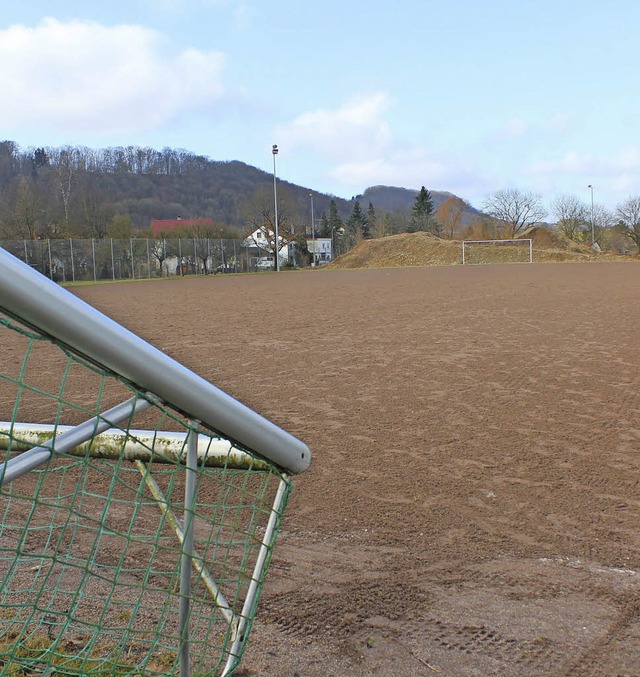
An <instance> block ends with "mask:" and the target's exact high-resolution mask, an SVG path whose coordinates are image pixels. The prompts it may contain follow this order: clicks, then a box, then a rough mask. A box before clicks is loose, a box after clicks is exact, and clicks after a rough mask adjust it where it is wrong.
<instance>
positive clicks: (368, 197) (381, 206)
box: [355, 186, 480, 215]
mask: <svg viewBox="0 0 640 677" xmlns="http://www.w3.org/2000/svg"><path fill="white" fill-rule="evenodd" d="M427 188H428V186H427ZM417 192H418V189H416V190H411V189H409V188H396V187H393V186H372V187H371V188H367V189H366V190H365V191H364V193H363V194H362V195H357V196H356V198H355V199H356V200H359V201H360V202H361V203H362V204H364V205H368V204H369V203H370V202H371V204H373V205H375V207H376V209H377V210H380V211H382V212H395V211H398V210H403V209H411V207H412V206H413V204H414V202H415V199H416V194H417ZM429 192H430V193H431V197H432V198H433V208H434V210H435V211H437V210H438V207H439V206H440V205H441V204H442V203H443V202H444V201H445V200H447V199H449V198H451V197H457V196H456V195H454V194H453V193H449V192H447V191H442V190H430V191H429ZM467 213H468V215H473V214H480V212H479V211H478V210H477V209H474V208H473V207H472V206H471V205H467Z"/></svg>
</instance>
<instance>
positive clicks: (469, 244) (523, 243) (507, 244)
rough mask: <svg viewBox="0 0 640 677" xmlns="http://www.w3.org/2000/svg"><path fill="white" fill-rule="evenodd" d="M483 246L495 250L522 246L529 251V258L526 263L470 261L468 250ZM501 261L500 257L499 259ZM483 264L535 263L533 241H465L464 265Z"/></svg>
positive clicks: (463, 245) (463, 251)
mask: <svg viewBox="0 0 640 677" xmlns="http://www.w3.org/2000/svg"><path fill="white" fill-rule="evenodd" d="M476 245H479V246H481V247H482V246H483V245H486V246H487V247H493V248H494V249H498V248H502V247H512V246H517V245H521V246H522V247H523V248H524V247H526V248H527V249H528V258H527V260H526V261H502V260H497V261H486V262H485V261H470V260H469V258H470V257H469V256H468V249H469V248H470V247H473V246H476ZM498 259H499V257H498ZM481 263H533V240H531V239H525V238H519V239H512V240H463V241H462V265H477V264H481Z"/></svg>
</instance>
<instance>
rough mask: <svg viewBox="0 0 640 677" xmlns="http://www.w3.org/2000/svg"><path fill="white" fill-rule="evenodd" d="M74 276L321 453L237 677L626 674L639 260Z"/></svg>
mask: <svg viewBox="0 0 640 677" xmlns="http://www.w3.org/2000/svg"><path fill="white" fill-rule="evenodd" d="M74 293H77V294H78V295H79V296H80V297H82V298H83V299H85V300H87V301H89V302H91V303H93V304H94V305H95V306H97V307H98V308H99V309H101V310H103V311H104V312H106V313H107V314H108V315H110V316H111V317H113V318H115V319H116V320H118V321H120V322H122V323H123V324H124V325H125V326H127V327H129V328H130V329H132V330H134V331H136V332H138V333H139V334H141V335H142V336H143V337H144V338H146V339H147V340H149V341H151V342H152V343H153V344H154V345H156V346H158V347H160V348H162V349H164V350H166V352H167V353H168V354H170V355H171V356H173V357H175V358H177V359H178V360H180V361H182V362H183V363H185V364H186V365H187V366H190V367H192V368H193V369H195V370H196V371H198V372H199V373H200V374H201V375H203V376H204V377H206V378H207V379H209V380H211V381H212V382H213V383H215V384H216V385H218V386H219V387H221V388H223V389H224V390H226V391H227V392H228V393H230V394H231V395H233V396H234V397H237V398H238V399H240V400H241V401H242V402H244V403H245V404H248V405H250V406H251V407H253V408H255V409H257V410H258V411H259V412H260V413H262V414H263V415H265V416H267V417H268V418H270V419H272V420H273V421H275V422H276V423H278V424H279V425H281V426H282V427H284V428H286V429H287V430H289V431H290V432H292V433H293V434H295V435H297V436H299V437H301V438H302V439H304V440H305V442H307V443H308V444H309V445H310V447H311V448H312V450H313V452H314V460H313V464H312V468H311V469H310V470H309V471H308V472H307V473H305V474H303V475H301V476H299V477H298V478H296V482H295V485H296V488H295V491H294V496H293V498H292V500H291V502H290V504H289V508H288V510H287V514H286V517H285V523H284V528H283V530H282V533H281V537H280V540H279V543H278V547H277V549H276V552H275V555H274V560H273V562H272V567H271V571H270V576H269V581H268V584H267V587H266V589H265V592H264V594H263V597H262V602H261V607H260V609H259V612H258V617H257V621H256V624H255V626H254V632H253V636H252V638H251V641H250V644H249V649H248V650H247V653H246V654H245V659H244V661H243V665H242V668H241V670H240V673H239V674H240V675H242V676H244V677H253V676H255V675H260V676H265V677H271V676H278V677H293V676H294V675H298V676H299V677H315V676H318V677H320V676H323V677H324V676H327V675H352V676H354V677H359V676H362V677H364V676H366V675H399V676H400V675H434V674H442V675H483V676H484V675H514V676H515V675H542V674H544V675H575V676H580V677H583V676H586V675H639V674H640V534H639V530H638V523H639V517H640V499H639V497H638V488H639V486H640V416H639V413H640V352H639V351H638V349H637V344H636V341H637V338H638V333H639V330H640V323H639V320H638V314H637V308H638V299H639V298H640V266H638V265H636V264H609V263H607V264H535V265H510V266H486V267H464V268H463V267H460V266H456V267H442V268H409V269H388V270H354V271H322V270H318V271H308V272H283V273H280V274H273V273H267V274H260V275H252V276H225V277H221V276H218V277H209V278H201V279H185V280H173V281H155V282H140V283H122V284H115V285H103V286H94V287H82V288H76V289H75V290H74Z"/></svg>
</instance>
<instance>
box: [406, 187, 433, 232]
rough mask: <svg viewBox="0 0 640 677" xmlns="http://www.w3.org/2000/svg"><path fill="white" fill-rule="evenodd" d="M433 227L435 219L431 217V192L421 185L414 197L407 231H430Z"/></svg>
mask: <svg viewBox="0 0 640 677" xmlns="http://www.w3.org/2000/svg"><path fill="white" fill-rule="evenodd" d="M434 229H435V221H434V218H433V198H432V197H431V193H430V192H429V191H428V190H427V189H426V188H425V187H424V186H422V188H420V192H419V193H418V195H417V197H416V201H415V202H414V204H413V210H412V212H411V225H410V227H409V232H411V233H415V232H418V231H426V232H432V231H433V230H434Z"/></svg>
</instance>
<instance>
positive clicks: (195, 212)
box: [0, 141, 475, 239]
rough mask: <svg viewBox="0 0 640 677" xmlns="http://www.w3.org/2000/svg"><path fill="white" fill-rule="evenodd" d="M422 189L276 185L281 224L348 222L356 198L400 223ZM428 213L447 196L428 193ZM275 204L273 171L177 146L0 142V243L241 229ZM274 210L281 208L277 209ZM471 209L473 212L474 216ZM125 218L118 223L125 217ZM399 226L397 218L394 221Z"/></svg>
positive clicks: (407, 214) (400, 226)
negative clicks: (333, 213) (181, 226)
mask: <svg viewBox="0 0 640 677" xmlns="http://www.w3.org/2000/svg"><path fill="white" fill-rule="evenodd" d="M417 193H418V191H417V189H416V190H409V189H405V188H390V187H386V186H376V187H374V188H368V189H367V190H366V191H365V192H364V193H363V195H362V196H356V197H354V198H351V199H350V200H346V199H343V198H338V197H335V196H332V195H327V194H324V193H320V192H317V191H315V190H312V189H310V188H308V187H304V186H299V185H296V184H293V183H289V182H287V181H283V180H281V179H278V202H279V203H282V204H283V213H282V216H281V217H280V218H282V219H284V218H286V220H287V221H288V222H289V223H291V224H296V223H298V224H308V223H310V202H311V200H310V195H311V194H312V195H313V203H314V216H315V218H316V219H318V220H319V219H320V218H321V217H322V215H323V214H328V213H329V207H330V203H331V201H332V200H333V201H334V202H335V205H336V209H337V214H338V215H339V216H340V217H341V218H342V219H345V220H346V219H348V217H349V215H350V213H351V212H352V210H353V207H354V203H355V200H359V201H360V202H361V204H362V208H363V210H364V211H366V210H367V209H368V207H369V204H370V203H371V204H372V205H373V207H374V208H375V210H376V212H377V213H378V214H379V215H383V214H385V213H389V212H394V213H396V214H397V217H398V223H397V224H396V225H395V227H394V230H404V228H403V227H402V224H401V223H400V222H401V221H403V220H406V219H407V218H408V216H409V215H410V213H411V208H412V205H413V203H414V201H415V199H416V195H417ZM432 197H433V202H434V206H435V208H436V209H437V207H438V205H439V203H440V202H442V200H444V199H445V198H446V197H450V194H448V193H441V192H437V191H433V192H432ZM269 205H270V206H271V207H273V174H271V173H269V172H265V171H262V170H260V169H257V168H256V167H252V166H250V165H247V164H245V163H243V162H238V161H229V162H220V161H215V160H211V159H209V158H206V157H203V156H199V155H195V154H194V153H191V152H189V151H185V150H181V149H171V148H164V149H163V150H161V151H158V150H154V149H151V148H142V147H133V146H129V147H126V148H124V147H119V148H106V149H101V150H94V149H89V148H85V147H71V146H66V147H62V148H48V147H42V148H35V149H34V148H28V149H22V148H20V147H19V146H18V145H17V144H16V143H15V142H13V141H2V142H0V238H4V239H8V238H11V237H38V236H47V237H56V236H70V235H74V236H77V235H80V234H84V235H90V236H92V237H104V236H105V235H106V232H107V230H108V229H109V227H110V226H109V224H111V223H113V221H114V219H117V218H118V217H124V218H126V219H128V220H129V221H130V224H131V226H132V227H133V229H134V230H138V229H141V230H144V229H148V228H149V225H150V223H151V220H152V219H174V218H178V217H182V218H185V219H186V218H196V217H211V218H213V220H214V222H215V223H216V224H219V225H224V226H228V227H232V228H234V229H237V230H240V231H246V229H247V225H248V224H249V223H251V222H252V221H254V222H255V220H256V215H257V214H259V213H260V211H261V209H265V206H266V207H268V206H269ZM279 208H280V207H279ZM474 211H475V210H474ZM121 220H122V219H121ZM394 220H395V219H394Z"/></svg>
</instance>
